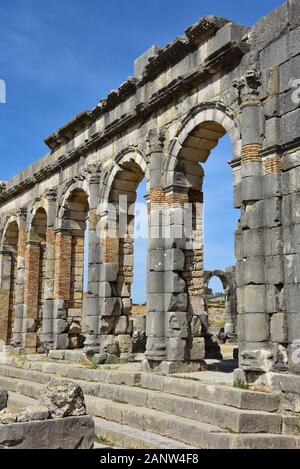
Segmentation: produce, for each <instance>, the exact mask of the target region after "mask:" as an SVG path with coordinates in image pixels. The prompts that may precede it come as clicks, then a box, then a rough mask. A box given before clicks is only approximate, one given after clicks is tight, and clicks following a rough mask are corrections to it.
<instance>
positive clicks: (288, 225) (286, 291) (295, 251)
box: [271, 149, 300, 409]
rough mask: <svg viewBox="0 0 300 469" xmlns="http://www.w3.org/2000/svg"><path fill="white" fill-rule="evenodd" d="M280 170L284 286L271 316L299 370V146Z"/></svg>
mask: <svg viewBox="0 0 300 469" xmlns="http://www.w3.org/2000/svg"><path fill="white" fill-rule="evenodd" d="M281 170H282V171H283V172H282V175H281V176H282V192H283V199H282V218H281V219H282V225H283V226H282V241H283V242H282V243H280V239H279V238H278V237H277V249H282V250H283V256H284V257H283V270H284V287H283V286H282V285H281V284H279V285H277V287H276V291H275V300H276V303H275V307H276V311H277V314H276V315H274V316H273V317H272V329H271V332H272V334H273V337H274V340H275V338H276V339H277V342H279V340H280V343H281V344H284V345H285V347H286V350H287V353H288V370H289V371H290V372H291V373H294V374H300V214H299V210H298V209H297V207H299V202H300V184H299V181H300V149H296V150H294V151H291V152H286V153H285V154H284V155H283V157H282V164H281ZM278 234H279V233H278ZM275 246H276V244H275ZM282 287H283V288H282ZM284 313H285V314H284ZM275 334H276V336H275ZM285 364H286V363H285ZM290 392H294V391H290ZM290 397H292V396H290ZM288 400H291V402H292V401H293V399H290V398H288ZM298 401H299V400H298V399H297V398H296V396H295V399H294V403H293V405H292V406H291V407H288V408H291V409H294V407H296V406H297V404H296V403H297V402H298Z"/></svg>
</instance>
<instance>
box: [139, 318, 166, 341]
mask: <svg viewBox="0 0 300 469" xmlns="http://www.w3.org/2000/svg"><path fill="white" fill-rule="evenodd" d="M143 330H145V329H143ZM164 330H165V313H164V312H155V313H152V312H150V313H148V314H147V317H146V334H147V336H148V337H150V336H156V337H162V336H163V335H164Z"/></svg>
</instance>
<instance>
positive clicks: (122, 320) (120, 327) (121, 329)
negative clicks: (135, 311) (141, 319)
mask: <svg viewBox="0 0 300 469" xmlns="http://www.w3.org/2000/svg"><path fill="white" fill-rule="evenodd" d="M128 322H129V320H128V317H127V316H120V317H119V318H117V319H116V323H115V335H125V334H126V333H127V329H128Z"/></svg>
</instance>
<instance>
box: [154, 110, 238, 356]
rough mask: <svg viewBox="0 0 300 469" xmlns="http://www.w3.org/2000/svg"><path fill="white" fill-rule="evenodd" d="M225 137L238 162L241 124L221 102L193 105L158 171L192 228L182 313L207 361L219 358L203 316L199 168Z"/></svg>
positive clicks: (187, 254)
mask: <svg viewBox="0 0 300 469" xmlns="http://www.w3.org/2000/svg"><path fill="white" fill-rule="evenodd" d="M226 133H227V134H228V135H229V137H230V139H231V143H232V154H233V158H232V159H233V160H236V161H238V160H239V159H240V157H241V147H242V142H241V132H240V123H239V120H238V118H237V116H236V115H235V113H234V111H233V110H232V109H230V108H229V107H227V106H225V105H223V104H222V103H220V102H210V103H202V104H200V105H199V106H196V107H195V108H193V109H192V110H191V111H190V112H189V113H188V115H187V116H186V118H185V119H184V120H183V121H182V123H181V126H180V128H179V129H178V131H177V134H176V135H175V137H174V138H173V139H172V141H171V142H170V143H169V147H168V150H167V158H166V161H165V164H164V171H163V187H164V191H165V193H166V196H167V199H170V200H179V201H180V200H184V202H185V203H186V204H188V207H189V209H191V211H190V213H191V216H190V220H191V223H190V226H188V227H186V228H185V238H186V245H185V249H184V257H185V267H184V271H183V272H182V274H181V275H182V277H183V278H184V280H185V283H186V287H187V311H188V313H189V315H190V317H192V318H193V321H194V320H195V321H196V322H197V318H199V319H200V320H201V323H202V331H201V334H202V337H204V338H205V347H206V356H207V357H208V358H220V356H221V355H220V350H219V347H218V344H216V343H213V342H212V341H211V335H210V334H209V330H208V329H209V322H208V316H207V312H206V289H205V283H204V249H203V248H204V245H203V239H204V238H203V234H204V225H203V214H204V205H203V203H204V202H203V188H202V186H203V177H204V170H203V166H202V165H203V164H204V163H205V162H206V161H207V160H208V158H209V156H210V153H211V151H212V150H213V149H214V148H215V147H216V146H217V145H218V142H219V140H220V139H221V138H222V137H223V136H224V135H225V134H226ZM187 230H188V232H187ZM191 329H192V336H193V337H194V338H195V337H197V335H196V336H195V334H198V332H197V331H194V330H193V323H192V324H191ZM193 342H195V339H194V340H193ZM196 342H197V341H196ZM192 347H193V346H192Z"/></svg>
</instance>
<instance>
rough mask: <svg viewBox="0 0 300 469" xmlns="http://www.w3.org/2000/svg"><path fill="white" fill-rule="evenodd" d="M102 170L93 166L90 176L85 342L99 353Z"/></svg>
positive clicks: (90, 351)
mask: <svg viewBox="0 0 300 469" xmlns="http://www.w3.org/2000/svg"><path fill="white" fill-rule="evenodd" d="M100 176H101V172H100V170H99V169H98V168H91V171H90V177H89V188H90V197H89V205H90V206H89V209H90V211H89V233H88V238H89V239H88V243H89V252H88V264H89V270H88V293H87V299H86V326H87V338H86V341H85V344H84V347H85V351H86V352H87V353H98V352H99V346H100V324H99V322H100V312H99V309H100V302H99V296H100V280H101V278H100V268H101V244H100V234H101V231H100V216H99V213H98V204H99V202H100V201H99V190H100Z"/></svg>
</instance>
